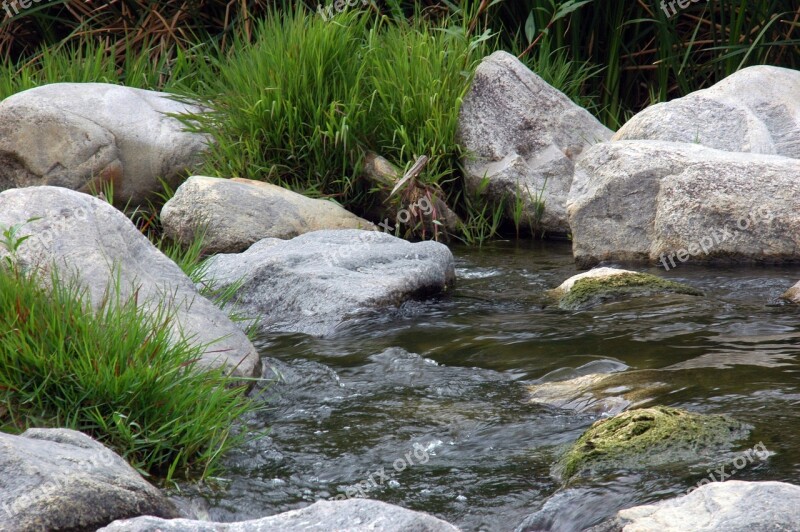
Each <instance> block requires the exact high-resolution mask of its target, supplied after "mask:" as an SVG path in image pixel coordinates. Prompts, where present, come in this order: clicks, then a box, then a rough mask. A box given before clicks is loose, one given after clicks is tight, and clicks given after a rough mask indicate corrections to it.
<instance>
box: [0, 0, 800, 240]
mask: <svg viewBox="0 0 800 532" xmlns="http://www.w3.org/2000/svg"><path fill="white" fill-rule="evenodd" d="M67 4H69V5H68V6H67ZM304 4H305V7H304ZM316 7H317V2H292V3H286V2H277V1H270V0H247V1H246V0H241V1H237V2H233V3H231V2H221V1H219V0H204V1H203V2H201V3H200V4H196V5H195V4H192V6H191V7H190V8H188V9H186V8H184V7H182V5H180V4H175V3H172V2H165V3H159V4H158V5H156V4H153V3H152V2H145V1H144V0H127V1H125V2H121V3H108V4H104V5H103V6H93V7H89V6H84V5H83V4H80V3H76V2H66V1H58V0H54V1H51V2H48V3H47V4H41V5H37V6H35V7H33V8H31V9H29V10H26V11H25V12H24V13H23V14H21V15H20V16H17V17H14V18H12V19H10V20H6V21H4V22H3V23H2V24H3V27H4V29H6V30H7V31H5V32H3V33H2V37H0V57H4V60H3V61H0V98H2V97H5V96H8V95H10V94H13V93H14V92H18V91H20V90H24V89H26V88H29V87H32V86H35V85H38V84H41V83H48V82H54V81H102V82H110V83H124V84H126V85H129V86H134V87H143V88H150V89H157V90H166V91H171V92H174V93H176V94H179V95H183V96H190V97H195V98H198V99H200V100H202V101H204V102H205V103H207V104H208V105H210V106H211V107H212V108H214V109H215V110H216V113H214V114H212V115H211V116H208V117H205V118H204V119H202V120H201V123H200V129H201V130H203V131H206V132H208V133H210V134H212V135H213V136H214V138H215V139H216V140H217V145H216V147H215V149H214V150H212V152H211V153H210V154H209V157H208V160H207V161H206V168H205V172H206V173H209V174H215V175H219V176H223V177H233V176H240V177H248V178H253V179H260V180H267V181H272V182H275V183H277V184H281V185H284V186H287V187H289V188H291V189H293V190H296V191H298V192H301V193H304V194H307V195H310V196H325V197H330V198H334V199H335V200H337V201H339V202H340V203H342V204H343V205H344V206H345V207H347V208H348V209H350V210H352V211H354V212H356V213H357V214H361V215H365V216H368V213H376V212H377V213H378V215H379V216H381V217H382V216H383V215H384V214H385V213H392V212H394V211H396V210H398V209H400V208H402V205H394V204H393V205H382V204H380V203H381V202H382V201H383V199H384V198H385V197H386V194H385V192H386V191H377V190H375V187H376V186H377V185H376V184H375V183H370V182H368V181H366V180H365V179H363V177H362V176H361V165H362V164H363V158H364V154H365V153H366V152H368V151H372V152H375V153H378V154H379V155H382V156H384V157H386V158H387V159H388V160H389V161H390V162H391V163H392V164H394V165H395V166H396V167H398V168H406V169H407V168H408V167H409V166H410V165H411V164H412V163H413V162H414V160H415V158H416V156H420V155H427V156H428V157H429V158H430V162H429V164H428V165H427V166H426V168H425V169H424V171H423V172H422V174H421V175H420V176H419V184H420V186H421V187H423V188H424V190H425V191H426V193H427V194H430V195H435V196H436V197H439V198H441V199H443V200H444V201H445V202H446V203H447V204H448V205H449V206H450V207H451V208H452V209H453V210H454V211H455V212H456V213H457V214H458V215H459V216H460V217H461V218H462V220H463V221H464V223H463V225H462V226H461V227H460V230H459V233H460V234H458V235H455V236H457V237H459V238H461V239H462V240H464V241H466V242H468V243H480V242H482V241H484V240H485V239H487V238H492V237H493V236H495V235H496V234H498V232H499V231H503V232H504V233H508V232H509V230H513V231H514V232H515V233H516V234H517V235H519V234H520V231H519V230H520V227H521V226H522V225H525V224H526V223H527V224H528V225H531V224H530V223H529V222H530V221H529V220H527V218H528V217H530V216H534V217H535V214H536V213H525V215H524V216H523V213H522V212H521V211H520V210H519V208H518V206H515V205H514V204H513V198H509V200H508V202H509V204H508V205H491V206H487V205H486V202H485V201H484V200H483V199H482V198H481V197H480V196H475V195H471V194H469V193H468V192H467V190H466V187H465V186H464V183H463V177H462V175H461V171H460V168H459V159H460V157H461V156H462V155H463V152H462V149H461V147H460V146H458V144H457V142H456V139H455V126H456V121H457V116H458V109H459V105H460V102H461V99H462V97H463V96H464V93H465V91H466V90H467V87H468V85H469V82H470V78H471V75H472V72H473V70H474V67H475V65H476V64H477V62H478V61H479V60H480V59H481V58H482V57H484V56H485V55H488V54H489V53H491V52H492V51H494V50H496V49H501V48H502V49H506V50H509V51H511V52H512V53H515V54H516V55H521V57H522V59H523V61H525V62H526V63H527V64H528V66H529V67H530V68H532V69H533V70H534V71H536V72H537V73H538V74H539V75H540V76H542V77H543V78H544V79H545V80H546V81H548V82H549V83H551V84H552V85H553V86H555V87H556V88H558V89H560V90H562V91H563V92H565V93H566V94H567V95H568V96H569V97H570V98H572V99H573V100H574V101H576V102H577V103H578V104H580V105H582V106H584V107H586V108H587V109H589V110H591V111H592V112H594V113H595V115H597V116H598V117H599V118H600V119H601V120H602V121H603V122H605V123H606V125H608V126H610V127H612V128H616V127H618V126H619V125H620V124H622V123H623V122H624V121H625V120H626V119H627V118H628V117H629V116H630V115H631V114H633V113H634V112H636V111H639V110H640V109H642V108H644V107H645V106H647V105H648V104H650V103H651V102H655V101H663V100H666V99H669V98H672V97H676V96H681V95H684V94H686V93H688V92H691V91H693V90H697V89H699V88H703V87H707V86H709V85H711V84H713V83H715V82H717V81H719V80H720V79H722V78H724V77H725V76H727V75H729V74H731V73H733V72H735V71H736V70H737V69H740V68H743V67H745V66H749V65H752V64H760V63H768V64H775V65H781V66H787V67H794V68H798V67H800V59H799V58H800V53H798V52H799V51H800V38H799V37H798V36H797V35H796V33H797V27H798V26H799V25H800V22H798V21H799V20H800V12H798V10H797V7H796V5H795V4H794V3H793V2H792V1H791V0H759V1H757V2H744V1H737V2H722V1H716V0H711V1H709V2H704V3H698V4H691V5H690V6H689V7H688V8H686V9H684V10H680V11H679V12H678V13H676V14H674V15H673V16H667V14H665V13H664V12H663V11H662V10H661V9H659V7H658V6H657V5H656V4H654V5H653V6H650V5H646V4H645V3H641V2H639V3H637V2H627V3H625V2H622V3H614V4H608V3H603V2H594V1H586V0H581V1H577V0H563V1H562V0H558V1H556V0H548V2H540V1H535V0H521V1H515V2H507V1H504V0H497V1H491V2H490V1H488V0H462V1H449V0H441V1H433V0H432V1H430V2H425V3H424V4H423V3H420V2H410V1H401V0H390V1H387V2H385V3H380V2H379V3H376V4H374V5H372V6H370V7H369V8H363V7H361V6H360V5H359V6H357V7H354V8H352V9H347V10H345V11H344V12H343V13H341V14H339V15H336V16H335V17H334V18H333V19H332V20H330V21H327V20H325V19H324V18H323V17H321V16H319V15H318V14H317V13H316V12H315V9H316ZM120 20H121V21H123V24H120V23H119V21H120ZM531 193H532V194H537V193H540V191H531ZM393 201H394V202H395V203H399V202H400V201H401V197H400V196H396V197H395V198H394V199H393ZM515 207H516V208H515ZM504 210H505V211H506V212H507V213H511V214H512V215H513V216H511V220H512V221H513V224H512V225H514V226H515V227H513V228H511V227H504V226H503V225H502V224H501V219H502V214H503V211H504ZM368 217H369V216H368ZM533 221H534V222H535V220H533ZM418 225H419V227H417V228H414V227H410V228H404V229H405V230H404V231H403V232H401V233H399V234H400V235H401V236H408V237H423V238H426V237H429V234H430V232H428V233H427V234H426V233H423V232H422V231H420V230H419V228H420V227H424V226H425V224H418ZM533 225H535V223H534V224H533Z"/></svg>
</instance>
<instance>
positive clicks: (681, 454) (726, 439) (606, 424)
mask: <svg viewBox="0 0 800 532" xmlns="http://www.w3.org/2000/svg"><path fill="white" fill-rule="evenodd" d="M750 428H751V427H749V426H747V425H744V424H742V423H740V422H738V421H735V420H733V419H731V418H729V417H727V416H719V415H703V414H695V413H692V412H687V411H686V410H681V409H678V408H669V407H665V406H656V407H653V408H642V409H636V410H629V411H627V412H623V413H621V414H618V415H616V416H614V417H612V418H608V419H601V420H600V421H597V422H595V423H594V424H593V425H592V426H591V427H589V429H588V430H587V431H586V432H584V433H583V435H582V436H581V437H580V438H579V439H578V441H576V442H575V443H574V444H573V445H572V446H571V447H570V449H569V450H568V451H567V452H566V453H565V454H564V456H563V457H562V458H561V460H560V461H559V463H558V465H557V466H556V472H557V473H558V475H559V476H560V477H561V478H562V479H564V480H569V479H570V478H572V477H573V476H574V475H576V474H577V473H579V472H581V471H583V470H600V469H602V470H606V471H608V470H612V469H638V468H648V467H656V466H659V465H663V464H672V463H676V462H681V461H687V460H696V459H697V458H698V457H700V456H702V455H703V454H704V453H709V452H716V451H719V450H720V448H721V447H724V446H726V445H728V444H730V443H731V442H733V441H735V440H737V439H740V438H743V437H745V436H746V435H747V433H748V432H749V429H750Z"/></svg>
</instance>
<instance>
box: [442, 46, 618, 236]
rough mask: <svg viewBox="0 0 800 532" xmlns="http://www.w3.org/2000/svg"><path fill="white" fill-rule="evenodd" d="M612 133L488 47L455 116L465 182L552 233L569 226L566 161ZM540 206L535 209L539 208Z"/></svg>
mask: <svg viewBox="0 0 800 532" xmlns="http://www.w3.org/2000/svg"><path fill="white" fill-rule="evenodd" d="M611 135H612V131H611V130H609V129H608V128H606V127H605V126H603V125H602V124H601V123H600V122H598V121H597V119H595V118H594V117H593V116H592V115H591V114H589V112H588V111H586V110H585V109H582V108H581V107H579V106H577V105H576V104H575V103H573V102H572V100H570V99H569V98H568V97H567V96H565V95H564V94H562V93H561V92H559V91H558V90H556V89H554V88H553V87H551V86H550V85H548V84H547V83H546V82H545V81H544V80H543V79H542V78H540V77H539V76H537V75H536V74H534V73H533V72H531V71H530V70H528V68H527V67H526V66H525V65H523V64H522V63H521V62H520V61H519V60H518V59H517V58H516V57H514V56H513V55H511V54H508V53H506V52H502V51H500V52H495V53H493V54H492V55H490V56H488V57H486V58H485V59H484V60H483V61H482V62H481V64H480V65H478V68H477V69H476V71H475V77H474V79H473V81H472V86H471V87H470V90H469V92H468V93H467V95H466V97H465V98H464V102H463V103H462V105H461V111H460V113H459V117H458V138H459V142H460V143H461V144H462V145H463V146H464V147H465V148H466V149H467V150H469V152H470V154H469V155H468V156H467V157H466V158H465V160H464V167H465V171H466V179H467V184H468V186H469V187H470V189H471V190H472V192H473V193H474V192H477V191H479V190H482V188H481V183H482V181H483V179H484V177H486V178H488V186H487V187H486V188H485V190H483V192H482V193H484V194H486V196H487V198H488V199H489V200H490V201H492V202H494V203H495V204H497V203H499V202H500V201H505V202H506V205H507V210H506V219H507V220H508V221H512V222H513V221H514V216H513V205H514V203H515V202H516V201H519V202H521V205H522V207H523V212H522V216H521V220H520V222H521V226H522V227H523V228H526V229H529V230H532V231H537V232H538V231H545V232H547V233H552V234H566V233H568V232H569V224H568V223H567V214H566V210H565V206H566V201H567V194H568V193H569V189H570V184H571V183H572V175H573V167H574V164H575V161H576V159H577V158H578V156H579V155H580V154H581V152H583V150H585V149H586V148H587V147H589V146H591V145H592V144H594V143H596V142H600V141H605V140H608V139H609V138H611ZM542 209H543V210H542Z"/></svg>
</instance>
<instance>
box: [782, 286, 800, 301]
mask: <svg viewBox="0 0 800 532" xmlns="http://www.w3.org/2000/svg"><path fill="white" fill-rule="evenodd" d="M781 299H784V300H786V301H789V302H790V303H798V304H800V283H797V284H796V285H794V286H793V287H791V288H790V289H789V290H787V291H786V292H785V293H784V294H783V295H782V296H781Z"/></svg>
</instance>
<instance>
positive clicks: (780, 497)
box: [589, 480, 800, 532]
mask: <svg viewBox="0 0 800 532" xmlns="http://www.w3.org/2000/svg"><path fill="white" fill-rule="evenodd" d="M589 530H590V532H618V531H636V532H686V531H688V530H691V531H692V532H718V531H722V530H724V531H725V532H755V531H756V530H758V531H768V530H773V531H776V532H777V531H787V532H788V531H791V530H800V487H798V486H795V485H793V484H787V483H785V482H743V481H741V480H728V481H726V482H712V483H710V484H706V485H704V486H701V487H700V488H697V489H696V490H693V491H692V492H691V493H689V494H688V495H683V496H681V497H676V498H674V499H668V500H666V501H662V502H658V503H655V504H648V505H644V506H636V507H633V508H628V509H626V510H621V511H619V512H618V513H617V516H616V518H615V519H612V520H610V521H608V522H606V523H603V524H601V525H597V526H595V527H592V528H591V529H589Z"/></svg>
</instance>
